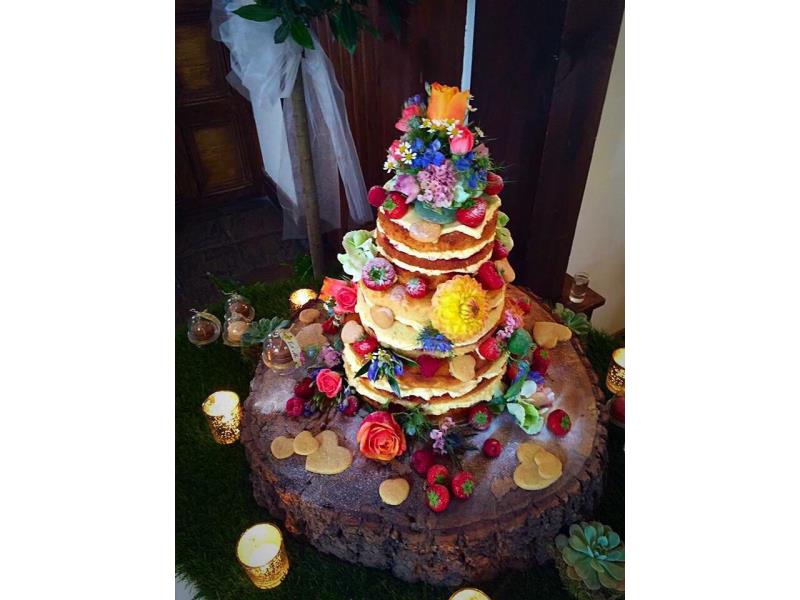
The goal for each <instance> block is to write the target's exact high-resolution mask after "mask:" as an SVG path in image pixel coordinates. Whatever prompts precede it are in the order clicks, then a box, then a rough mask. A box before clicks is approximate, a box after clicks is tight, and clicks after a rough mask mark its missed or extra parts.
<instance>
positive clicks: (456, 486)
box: [450, 471, 475, 500]
mask: <svg viewBox="0 0 800 600" xmlns="http://www.w3.org/2000/svg"><path fill="white" fill-rule="evenodd" d="M450 488H451V489H452V490H453V495H454V496H455V497H456V498H458V499H459V500H466V499H467V498H469V497H470V496H472V492H474V491H475V478H474V477H473V476H472V473H469V472H467V471H459V472H458V473H456V474H455V475H453V481H452V482H450Z"/></svg>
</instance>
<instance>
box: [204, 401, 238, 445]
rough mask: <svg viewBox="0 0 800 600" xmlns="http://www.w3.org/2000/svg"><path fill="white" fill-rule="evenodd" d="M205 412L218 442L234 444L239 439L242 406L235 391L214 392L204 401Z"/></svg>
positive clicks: (212, 433)
mask: <svg viewBox="0 0 800 600" xmlns="http://www.w3.org/2000/svg"><path fill="white" fill-rule="evenodd" d="M203 413H204V414H205V415H206V419H207V420H208V426H209V428H210V429H211V435H213V436H214V440H215V441H216V442H217V443H218V444H233V443H234V442H235V441H236V440H238V439H239V421H240V420H241V418H242V407H241V405H240V404H239V396H238V395H237V394H236V393H235V392H228V391H222V392H214V393H213V394H211V395H210V396H209V397H208V398H206V400H205V402H203Z"/></svg>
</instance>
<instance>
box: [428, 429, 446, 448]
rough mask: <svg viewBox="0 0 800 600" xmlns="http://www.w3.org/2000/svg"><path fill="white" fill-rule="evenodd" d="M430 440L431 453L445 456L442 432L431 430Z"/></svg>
mask: <svg viewBox="0 0 800 600" xmlns="http://www.w3.org/2000/svg"><path fill="white" fill-rule="evenodd" d="M431 439H432V440H433V451H434V452H438V453H439V454H446V453H447V452H446V450H445V449H444V432H442V431H440V430H439V429H433V430H431Z"/></svg>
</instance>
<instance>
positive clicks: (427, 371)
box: [417, 354, 445, 377]
mask: <svg viewBox="0 0 800 600" xmlns="http://www.w3.org/2000/svg"><path fill="white" fill-rule="evenodd" d="M444 360H445V359H443V358H436V357H435V356H431V355H430V354H420V355H419V356H418V357H417V364H418V365H419V372H420V373H421V374H422V376H423V377H433V376H434V375H436V371H438V370H439V367H441V366H442V364H443V363H444Z"/></svg>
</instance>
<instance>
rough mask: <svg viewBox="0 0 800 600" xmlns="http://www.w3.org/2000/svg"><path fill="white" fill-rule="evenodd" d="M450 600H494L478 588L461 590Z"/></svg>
mask: <svg viewBox="0 0 800 600" xmlns="http://www.w3.org/2000/svg"><path fill="white" fill-rule="evenodd" d="M450 600H492V599H491V598H489V596H487V595H486V594H484V593H483V592H482V591H480V590H479V589H477V588H461V589H460V590H456V591H455V592H454V593H453V595H452V596H450Z"/></svg>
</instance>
